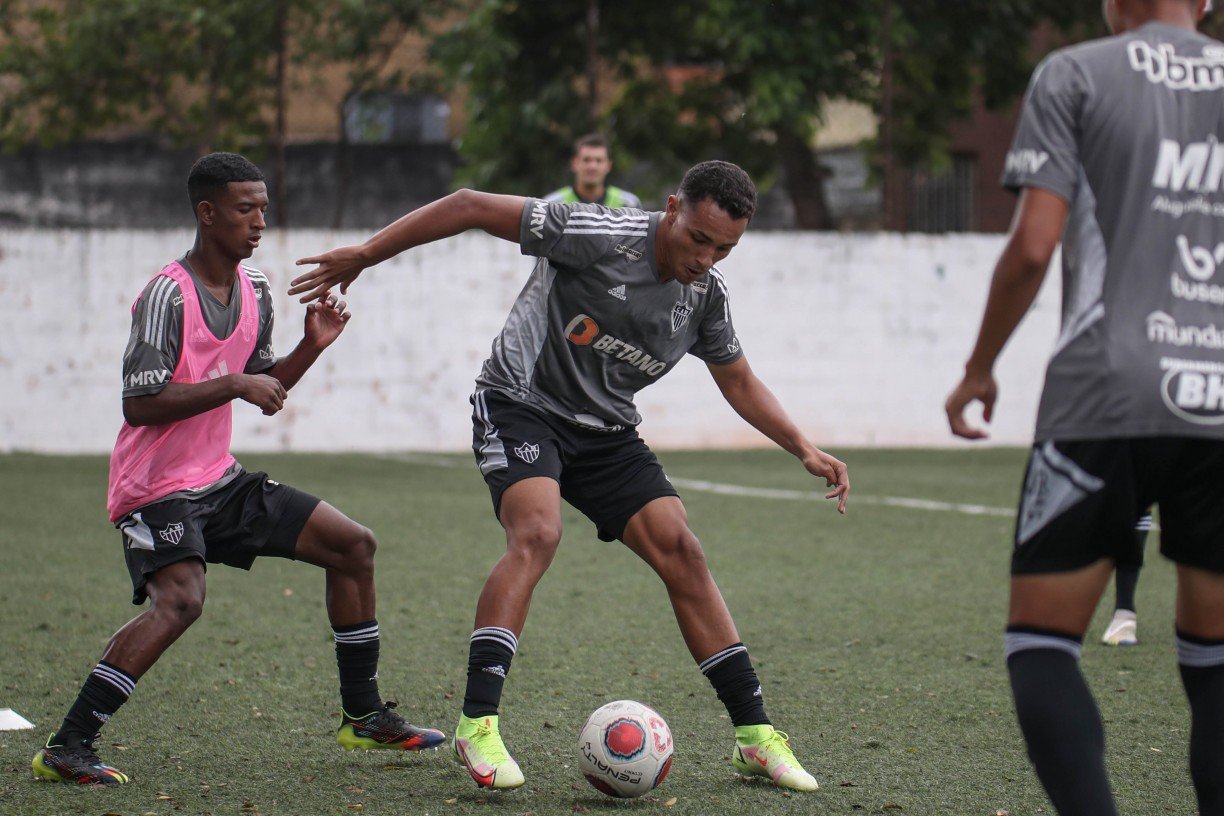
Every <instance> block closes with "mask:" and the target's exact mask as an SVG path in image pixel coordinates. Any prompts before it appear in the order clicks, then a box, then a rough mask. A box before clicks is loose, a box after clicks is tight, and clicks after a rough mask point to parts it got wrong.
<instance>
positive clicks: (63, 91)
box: [0, 0, 276, 153]
mask: <svg viewBox="0 0 1224 816" xmlns="http://www.w3.org/2000/svg"><path fill="white" fill-rule="evenodd" d="M3 6H4V8H3V14H4V15H5V19H6V21H7V25H6V29H7V30H8V31H10V32H13V34H12V36H10V37H9V38H7V39H6V40H5V41H3V42H2V43H0V102H2V104H0V141H2V142H3V144H4V145H5V146H6V147H8V148H10V149H12V148H16V147H20V146H22V145H25V144H30V143H31V142H37V143H41V144H44V145H50V144H58V143H63V142H67V141H71V140H74V139H79V138H81V137H83V136H85V135H88V134H92V133H95V132H97V131H99V130H102V129H106V128H114V127H116V126H131V125H133V124H137V125H139V126H140V127H142V128H143V129H146V130H148V131H151V132H152V133H154V134H157V135H158V136H159V137H161V138H163V139H165V140H166V141H169V142H170V143H172V144H175V145H184V146H189V147H191V148H193V149H194V150H196V151H197V152H201V153H202V152H207V151H208V150H211V149H216V148H237V147H239V146H241V145H242V144H244V143H247V142H249V141H251V140H263V139H265V138H266V136H267V134H268V128H269V122H268V121H267V117H266V114H265V111H266V110H267V108H268V105H269V103H270V102H271V101H272V95H273V90H274V83H273V81H272V78H271V71H270V67H271V64H270V59H269V56H270V54H271V53H272V49H271V48H270V47H269V43H272V42H274V35H275V17H276V14H275V12H276V2H275V0H248V2H242V3H239V2H210V3H202V2H199V0H63V2H60V3H55V4H46V3H39V2H22V0H4V2H3Z"/></svg>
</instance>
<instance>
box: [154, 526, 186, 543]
mask: <svg viewBox="0 0 1224 816" xmlns="http://www.w3.org/2000/svg"><path fill="white" fill-rule="evenodd" d="M157 535H158V536H159V537H160V538H161V539H162V541H169V542H170V543H171V544H178V543H179V542H180V541H182V540H183V522H181V521H176V522H174V523H173V524H171V525H168V526H167V527H166V529H164V530H158V531H157Z"/></svg>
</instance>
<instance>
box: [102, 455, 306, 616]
mask: <svg viewBox="0 0 1224 816" xmlns="http://www.w3.org/2000/svg"><path fill="white" fill-rule="evenodd" d="M318 504H319V499H317V498H315V497H314V496H312V495H310V494H309V493H305V492H303V491H301V490H298V489H297V488H296V487H290V486H288V485H283V484H281V483H279V482H274V481H272V480H271V479H269V478H268V474H266V473H259V472H256V473H248V472H245V471H244V472H243V473H241V474H239V475H238V477H237V478H236V479H234V480H233V481H232V482H230V483H229V484H227V485H225V486H224V487H222V488H220V489H219V490H216V491H214V492H212V493H208V494H207V495H204V496H201V497H199V498H191V499H185V498H171V499H164V500H162V501H158V502H154V503H153V504H146V505H145V506H144V507H141V508H139V509H137V510H133V511H132V512H131V513H128V514H127V515H126V516H124V517H123V518H121V519H120V520H119V521H118V522H117V523H116V525H115V526H116V527H118V528H119V531H120V532H121V533H122V534H123V552H124V557H125V559H126V560H127V567H128V572H129V573H130V574H131V576H132V603H134V604H142V603H144V601H145V598H147V597H148V594H147V593H146V592H145V582H146V581H147V580H148V578H149V576H150V575H152V574H153V573H155V572H157V571H158V570H159V569H161V568H162V567H167V566H169V565H171V564H173V563H175V562H177V561H182V560H184V559H187V558H198V559H200V560H201V561H203V562H206V563H210V564H228V565H229V566H231V567H239V568H241V569H246V570H249V569H250V568H251V564H253V563H254V562H255V558H256V557H257V556H261V555H266V556H276V557H278V558H293V552H294V549H295V548H296V547H297V540H298V535H299V534H300V533H301V532H302V528H303V527H305V526H306V522H307V520H308V519H309V518H310V514H311V513H313V512H314V509H315V507H317V506H318Z"/></svg>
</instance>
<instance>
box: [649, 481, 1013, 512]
mask: <svg viewBox="0 0 1224 816" xmlns="http://www.w3.org/2000/svg"><path fill="white" fill-rule="evenodd" d="M669 478H670V477H669ZM671 483H672V484H674V485H676V486H677V487H684V488H687V489H689V490H700V491H702V492H703V493H717V494H719V495H723V496H750V497H752V498H757V499H783V500H789V501H832V499H826V498H825V497H824V494H823V493H812V492H810V491H807V490H778V489H776V488H770V487H746V486H744V485H734V484H723V483H721V482H706V481H702V480H700V479H683V478H673V479H671ZM850 503H851V504H878V505H883V506H885V507H904V508H907V509H909V510H935V511H942V512H945V513H963V514H965V515H968V516H998V517H1000V518H1015V515H1016V511H1015V510H1010V509H1008V508H1006V507H988V506H986V505H984V504H960V503H956V502H941V501H930V500H929V499H911V498H907V497H905V496H860V495H857V494H855V493H851V494H850Z"/></svg>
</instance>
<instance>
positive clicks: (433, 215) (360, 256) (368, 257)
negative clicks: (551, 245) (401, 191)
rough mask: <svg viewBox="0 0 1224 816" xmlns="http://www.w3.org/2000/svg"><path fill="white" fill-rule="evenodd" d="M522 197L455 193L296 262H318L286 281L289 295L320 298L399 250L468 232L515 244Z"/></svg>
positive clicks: (344, 290) (343, 289) (304, 300)
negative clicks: (360, 240)
mask: <svg viewBox="0 0 1224 816" xmlns="http://www.w3.org/2000/svg"><path fill="white" fill-rule="evenodd" d="M526 203H527V199H525V198H523V197H521V196H509V195H497V194H495V193H482V192H479V191H478V190H459V191H457V192H454V193H451V194H450V195H448V196H446V197H445V198H440V199H438V200H437V201H434V202H432V203H430V204H426V205H425V206H424V207H421V208H420V209H416V210H413V211H412V212H410V213H408V214H407V215H405V216H404V217H403V218H401V219H399V220H398V221H396V222H395V223H393V224H391V225H389V226H386V227H383V229H381V230H379V231H378V232H377V233H375V234H374V235H373V236H372V237H371V238H370V239H369V240H368V241H366V242H365V243H364V244H361V245H360V246H347V247H340V248H339V249H333V250H332V251H330V252H325V253H323V254H322V255H314V256H312V257H309V258H302V259H301V260H299V261H298V265H309V264H318V266H316V267H315V268H314V269H312V270H310V271H309V272H306V273H305V274H302V275H299V276H298V277H296V278H294V279H293V281H292V282H291V285H290V289H289V294H291V295H301V296H302V297H301V301H302V303H307V302H309V301H312V300H318V299H320V298H322V297H323V296H324V295H325V294H326V293H327V291H328V290H329V289H333V288H335V287H337V286H338V287H340V293H341V294H345V293H347V292H348V288H349V285H350V284H351V283H352V282H353V281H355V280H356V279H357V276H358V275H360V274H361V272H362V270H364V269H367V268H369V267H371V266H374V265H375V264H380V263H382V262H383V261H385V260H387V259H388V258H392V257H394V256H396V255H398V254H400V253H401V252H404V251H405V250H408V249H412V248H413V247H417V246H421V245H422V244H428V243H431V242H433V241H438V240H441V239H443V238H449V237H451V236H452V235H458V234H459V233H461V232H465V231H467V230H470V229H479V230H484V231H485V232H487V233H489V234H490V235H493V236H495V237H497V238H503V239H505V240H507V241H516V242H517V241H518V239H519V221H520V219H521V218H522V215H523V207H524V205H525V204H526Z"/></svg>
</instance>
